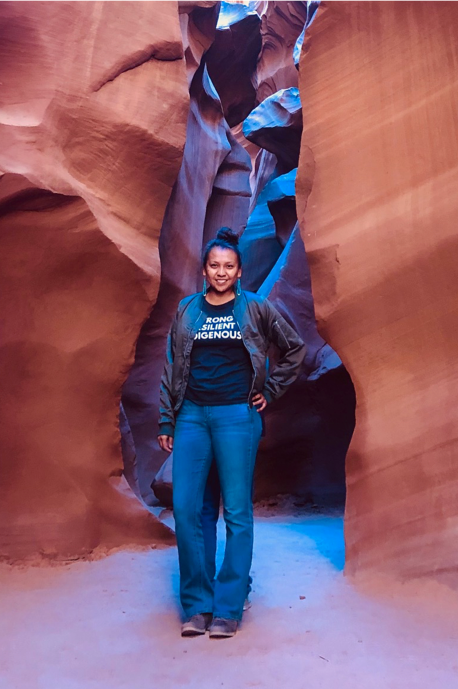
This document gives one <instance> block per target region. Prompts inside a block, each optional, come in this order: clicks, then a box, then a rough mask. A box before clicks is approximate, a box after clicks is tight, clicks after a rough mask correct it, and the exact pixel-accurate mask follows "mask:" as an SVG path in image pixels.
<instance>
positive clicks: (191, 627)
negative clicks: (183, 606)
mask: <svg viewBox="0 0 458 689" xmlns="http://www.w3.org/2000/svg"><path fill="white" fill-rule="evenodd" d="M211 621H212V614H211V612H203V613H200V614H199V615H193V616H192V617H190V618H189V620H186V622H183V624H182V625H181V636H200V635H201V634H205V632H206V631H207V629H208V628H209V626H210V622H211Z"/></svg>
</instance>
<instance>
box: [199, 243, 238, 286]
mask: <svg viewBox="0 0 458 689" xmlns="http://www.w3.org/2000/svg"><path fill="white" fill-rule="evenodd" d="M203 274H204V275H205V277H206V279H207V282H208V285H209V286H210V287H211V289H213V290H215V292H219V294H223V293H224V292H227V291H229V290H232V289H233V287H234V285H235V283H236V282H237V279H238V278H239V277H240V276H241V275H242V269H241V268H240V267H239V264H238V261H237V254H236V253H235V251H232V249H223V248H222V247H220V246H215V247H213V249H212V250H211V251H210V253H209V254H208V259H207V263H206V264H205V267H204V269H203Z"/></svg>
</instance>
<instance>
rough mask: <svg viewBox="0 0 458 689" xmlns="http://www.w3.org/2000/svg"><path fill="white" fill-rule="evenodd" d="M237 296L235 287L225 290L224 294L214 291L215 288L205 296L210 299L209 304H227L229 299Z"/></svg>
mask: <svg viewBox="0 0 458 689" xmlns="http://www.w3.org/2000/svg"><path fill="white" fill-rule="evenodd" d="M234 297H235V292H234V290H233V289H231V290H228V291H227V292H223V293H222V294H219V292H214V291H213V290H209V291H208V292H207V294H206V296H205V299H206V300H207V301H208V303H209V304H212V305H213V306H221V304H227V302H228V301H232V299H234Z"/></svg>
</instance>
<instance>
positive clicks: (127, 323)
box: [0, 2, 189, 559]
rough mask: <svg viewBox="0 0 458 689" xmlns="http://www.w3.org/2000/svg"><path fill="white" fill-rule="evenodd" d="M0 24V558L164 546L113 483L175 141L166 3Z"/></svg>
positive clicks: (19, 6) (155, 270) (27, 7)
mask: <svg viewBox="0 0 458 689" xmlns="http://www.w3.org/2000/svg"><path fill="white" fill-rule="evenodd" d="M0 25H1V29H0V31H1V40H0V81H1V82H2V84H3V87H2V104H1V107H0V170H1V171H3V172H5V173H7V174H5V175H4V176H3V177H2V178H1V182H0V190H1V191H0V198H1V203H2V217H1V224H2V234H1V236H2V251H1V252H0V253H1V258H0V260H1V262H2V264H3V265H2V276H1V281H2V294H4V295H5V294H7V295H8V299H7V300H5V299H4V300H3V301H2V305H1V317H2V321H3V322H4V323H5V327H4V329H3V331H2V349H1V351H2V357H1V368H2V381H3V390H4V392H3V395H2V400H1V403H2V407H3V410H2V411H3V419H4V423H3V425H2V430H1V440H0V442H1V454H2V460H1V472H2V481H1V491H2V506H1V508H0V509H1V524H0V554H1V556H2V557H4V558H10V559H11V558H12V559H23V558H28V557H33V556H35V555H37V554H40V553H41V554H44V555H46V556H49V557H64V558H65V557H78V556H80V555H82V554H87V553H89V552H91V551H92V550H93V549H94V548H97V547H98V546H103V547H111V546H116V545H121V544H126V543H149V542H151V540H156V541H158V542H171V537H170V533H169V532H168V530H167V529H165V527H164V526H163V525H162V524H161V523H159V522H157V521H156V520H155V518H154V517H153V516H152V515H150V514H149V513H148V512H147V511H146V510H145V509H144V508H143V507H142V506H141V505H140V503H139V502H138V501H137V500H136V499H135V497H134V496H133V495H132V494H131V493H129V492H128V491H126V490H125V485H124V486H123V481H124V479H122V478H121V472H122V462H121V453H120V442H119V441H120V438H119V430H118V414H119V398H120V391H121V386H122V383H123V381H124V379H125V377H126V375H127V371H128V369H129V366H130V364H131V361H132V359H133V353H134V346H135V342H136V339H137V336H138V332H139V330H140V327H141V324H142V323H143V321H144V320H145V318H146V317H147V315H148V313H149V311H150V309H151V305H152V304H153V303H154V301H155V298H156V294H157V291H158V287H159V280H158V275H159V256H158V239H159V232H160V227H161V224H162V217H163V214H164V210H165V207H166V204H167V201H168V199H169V196H170V193H171V190H172V186H173V184H174V182H175V179H176V176H177V174H178V171H179V167H180V164H181V159H182V151H183V146H184V141H185V133H186V120H187V116H188V107H189V94H188V85H187V79H186V69H185V61H184V59H183V43H182V38H181V33H180V25H179V19H178V8H177V4H176V3H175V2H156V3H154V4H153V3H142V2H138V3H137V2H130V3H129V4H128V5H127V3H109V2H99V3H88V4H81V3H77V2H66V3H62V4H60V5H58V6H57V5H54V4H51V3H31V4H27V3H8V2H7V3H2V5H1V6H0ZM124 484H125V481H124Z"/></svg>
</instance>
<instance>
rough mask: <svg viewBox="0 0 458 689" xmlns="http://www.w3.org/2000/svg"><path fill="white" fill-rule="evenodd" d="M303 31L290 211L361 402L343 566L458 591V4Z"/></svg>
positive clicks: (348, 6)
mask: <svg viewBox="0 0 458 689" xmlns="http://www.w3.org/2000/svg"><path fill="white" fill-rule="evenodd" d="M310 36H311V47H310V50H309V51H308V52H307V53H306V54H305V55H303V57H302V59H301V65H300V74H301V78H300V90H301V95H302V100H303V107H304V122H305V125H304V132H303V139H302V146H303V147H304V148H306V149H307V150H309V149H311V150H312V151H313V155H314V157H315V161H316V175H315V179H314V181H313V187H312V192H311V194H310V196H309V197H308V202H307V198H306V197H307V196H308V186H309V185H308V180H307V182H306V184H305V186H306V187H307V190H306V192H304V189H303V183H304V179H305V177H306V176H307V173H306V171H305V172H304V170H303V169H302V157H301V161H300V163H299V178H298V209H299V213H298V215H299V219H300V222H301V229H302V236H303V238H304V241H305V245H306V248H307V254H308V258H309V261H310V266H311V273H312V284H313V293H314V297H315V306H316V312H317V319H318V324H319V331H320V333H321V335H322V336H323V337H324V338H326V340H327V341H328V342H329V343H330V344H331V345H332V346H333V347H335V349H336V351H337V352H338V353H339V355H340V356H341V357H342V359H343V361H344V363H345V365H346V367H347V369H348V371H349V372H350V374H351V377H352V379H353V382H354V384H355V388H356V397H357V401H358V402H357V420H356V429H355V434H354V437H353V440H352V443H351V446H350V450H349V453H348V458H347V485H348V496H347V510H346V544H347V569H348V571H350V572H355V571H361V570H370V569H377V570H379V571H380V570H382V571H383V570H385V571H389V572H394V573H397V574H400V575H402V576H424V575H430V574H434V575H435V576H437V577H442V578H444V579H446V580H448V581H450V582H451V581H453V580H454V581H455V583H456V573H457V566H456V532H457V525H458V502H457V500H456V495H457V488H458V465H457V462H456V454H457V451H458V426H457V423H456V407H457V402H458V399H457V389H458V388H457V385H456V380H457V375H458V367H457V361H458V339H457V332H458V320H457V281H456V256H457V250H458V247H457V233H456V216H457V203H458V201H457V196H456V188H457V184H458V165H457V160H458V141H457V134H456V132H457V130H456V107H455V106H454V105H453V104H454V102H456V90H457V73H456V69H455V64H456V59H457V55H456V46H457V45H458V6H457V5H456V3H452V2H441V3H435V4H434V6H428V5H427V4H425V3H403V2H399V3H383V2H352V3H341V2H327V3H326V6H325V7H323V6H322V7H321V8H320V9H319V10H318V14H317V18H316V19H315V21H314V23H313V25H312V26H311V28H310Z"/></svg>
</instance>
